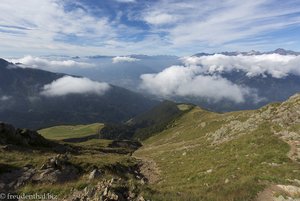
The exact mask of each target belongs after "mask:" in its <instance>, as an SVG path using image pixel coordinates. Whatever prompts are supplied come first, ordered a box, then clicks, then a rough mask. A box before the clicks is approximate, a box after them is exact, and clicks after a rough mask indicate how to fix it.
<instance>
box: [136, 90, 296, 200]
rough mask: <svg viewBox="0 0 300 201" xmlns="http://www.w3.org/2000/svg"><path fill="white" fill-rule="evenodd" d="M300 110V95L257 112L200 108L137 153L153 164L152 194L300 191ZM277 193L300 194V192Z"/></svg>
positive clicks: (236, 195)
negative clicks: (290, 187)
mask: <svg viewBox="0 0 300 201" xmlns="http://www.w3.org/2000/svg"><path fill="white" fill-rule="evenodd" d="M299 111H300V96H299V95H298V96H294V97H292V98H290V99H289V100H288V101H286V102H284V103H282V104H271V105H268V106H265V107H263V108H261V109H260V110H257V111H242V112H232V113H225V114H217V113H212V112H209V111H205V110H202V109H201V108H199V107H195V108H194V109H192V110H191V111H189V112H188V113H186V114H184V115H183V116H181V117H180V118H178V119H177V120H176V121H175V122H173V123H172V125H169V127H168V129H166V130H164V131H162V132H160V133H159V134H157V135H155V136H153V137H151V138H149V139H147V140H146V141H144V146H143V147H141V148H140V149H139V150H137V151H136V152H135V154H134V156H135V157H136V158H139V159H142V160H143V161H144V163H147V164H150V165H149V167H150V168H148V170H146V171H145V174H146V175H149V177H150V178H151V177H153V178H152V180H153V181H152V184H151V185H150V187H151V190H149V192H148V197H149V198H151V199H153V200H254V199H258V200H264V199H261V198H260V197H258V198H257V194H258V193H259V192H261V191H263V190H264V189H265V188H266V187H270V186H273V185H279V184H281V185H296V186H298V187H295V188H296V189H297V188H298V190H299V189H300V188H299V186H300V183H299V180H300V164H299V162H300V160H299V158H300V154H299V152H300V146H299V145H300V144H299V140H300V130H299V126H300V112H299ZM289 145H290V146H292V148H293V146H294V148H295V149H292V151H293V150H294V151H293V153H291V152H289V150H290V146H289ZM297 182H298V183H297ZM278 188H279V187H278ZM276 193H277V196H279V195H283V196H290V197H293V198H299V197H300V193H299V192H298V193H297V192H296V193H294V194H293V195H291V194H292V193H290V192H281V191H280V190H278V192H276ZM262 196H264V195H262Z"/></svg>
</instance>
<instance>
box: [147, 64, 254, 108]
mask: <svg viewBox="0 0 300 201" xmlns="http://www.w3.org/2000/svg"><path fill="white" fill-rule="evenodd" d="M200 73H201V69H200V68H198V67H196V66H189V67H185V66H171V67H169V68H167V69H165V70H163V71H162V72H160V73H158V74H144V75H142V76H141V79H142V85H141V88H142V89H144V90H146V91H148V92H149V93H151V94H154V95H157V96H163V97H172V96H183V97H184V96H191V97H205V98H208V99H211V100H212V101H220V100H222V99H228V100H231V101H234V102H236V103H241V102H244V101H245V99H244V98H245V95H247V94H249V92H250V90H249V89H248V88H244V87H241V86H239V85H236V84H234V83H232V82H230V81H228V80H227V79H225V78H222V77H219V76H209V75H201V74H200Z"/></svg>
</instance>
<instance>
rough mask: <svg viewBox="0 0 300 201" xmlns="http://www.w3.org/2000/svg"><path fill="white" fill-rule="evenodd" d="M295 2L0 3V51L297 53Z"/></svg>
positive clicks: (299, 32)
mask: <svg viewBox="0 0 300 201" xmlns="http://www.w3.org/2000/svg"><path fill="white" fill-rule="evenodd" d="M299 36H300V1H299V0H286V1H282V0H256V1H253V0H244V1H241V0H222V1H220V0H210V1H207V0H186V1H179V0H77V1H74V0H26V1H23V0H1V2H0V55H1V56H2V57H7V56H16V57H17V56H23V55H27V54H31V55H47V54H64V55H79V56H81V55H128V54H150V55H157V54H175V55H179V56H183V55H190V54H194V53H197V52H219V51H235V50H237V51H247V50H252V49H255V50H261V51H264V50H272V49H276V48H278V47H281V48H286V49H292V50H296V51H300V40H299V38H300V37H299Z"/></svg>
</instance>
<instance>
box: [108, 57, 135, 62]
mask: <svg viewBox="0 0 300 201" xmlns="http://www.w3.org/2000/svg"><path fill="white" fill-rule="evenodd" d="M135 61H139V59H136V58H133V57H128V56H118V57H114V58H112V62H113V63H123V62H135Z"/></svg>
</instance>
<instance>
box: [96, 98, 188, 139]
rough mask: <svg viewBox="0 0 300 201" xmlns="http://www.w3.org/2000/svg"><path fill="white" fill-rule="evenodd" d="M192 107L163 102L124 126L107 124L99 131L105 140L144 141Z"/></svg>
mask: <svg viewBox="0 0 300 201" xmlns="http://www.w3.org/2000/svg"><path fill="white" fill-rule="evenodd" d="M192 108H193V106H192V105H190V106H188V107H180V105H178V104H177V103H174V102H171V101H163V102H162V103H160V104H158V105H157V106H155V107H153V108H152V109H151V110H149V111H147V112H144V113H142V114H140V115H137V116H136V117H134V118H132V119H130V120H129V121H127V122H126V123H124V124H107V125H105V127H104V128H103V129H102V130H101V131H100V137H101V138H105V139H135V140H145V139H147V138H149V137H151V136H153V135H155V134H156V133H158V132H160V131H162V130H164V129H165V128H166V127H167V126H168V125H169V124H170V122H172V121H174V120H175V119H177V118H178V117H179V116H181V115H182V114H184V113H185V112H187V111H188V110H190V109H192Z"/></svg>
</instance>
